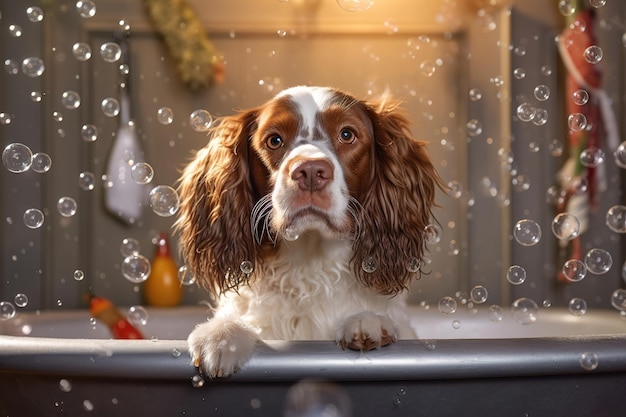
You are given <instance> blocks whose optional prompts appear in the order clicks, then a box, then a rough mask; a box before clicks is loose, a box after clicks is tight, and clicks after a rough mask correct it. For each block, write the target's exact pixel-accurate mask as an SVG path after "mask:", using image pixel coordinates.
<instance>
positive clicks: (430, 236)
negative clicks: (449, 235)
mask: <svg viewBox="0 0 626 417" xmlns="http://www.w3.org/2000/svg"><path fill="white" fill-rule="evenodd" d="M441 233H442V231H441V227H439V225H437V224H434V223H431V224H429V225H427V226H426V227H424V241H425V242H426V244H427V245H436V244H437V243H439V242H440V241H441Z"/></svg>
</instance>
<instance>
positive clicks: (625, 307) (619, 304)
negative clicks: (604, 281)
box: [611, 288, 626, 311]
mask: <svg viewBox="0 0 626 417" xmlns="http://www.w3.org/2000/svg"><path fill="white" fill-rule="evenodd" d="M611 305H612V306H613V307H615V308H616V309H618V310H619V311H626V290H625V289H622V288H619V289H617V290H615V291H613V294H611Z"/></svg>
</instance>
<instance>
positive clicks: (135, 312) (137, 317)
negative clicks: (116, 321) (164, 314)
mask: <svg viewBox="0 0 626 417" xmlns="http://www.w3.org/2000/svg"><path fill="white" fill-rule="evenodd" d="M148 316H149V315H148V310H146V309H145V308H144V307H142V306H130V307H129V308H128V312H127V313H126V317H128V320H129V321H130V322H131V323H132V324H134V325H135V326H145V325H146V324H148Z"/></svg>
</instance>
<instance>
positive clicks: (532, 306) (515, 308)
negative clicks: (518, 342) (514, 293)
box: [511, 297, 539, 324]
mask: <svg viewBox="0 0 626 417" xmlns="http://www.w3.org/2000/svg"><path fill="white" fill-rule="evenodd" d="M538 312H539V307H538V306H537V303H535V302H534V301H533V300H531V299H530V298H526V297H522V298H518V299H517V300H515V301H513V304H512V305H511V314H512V315H513V318H514V319H515V320H517V322H518V323H520V324H532V323H534V322H536V321H537V314H538Z"/></svg>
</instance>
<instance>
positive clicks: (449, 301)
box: [437, 296, 457, 314]
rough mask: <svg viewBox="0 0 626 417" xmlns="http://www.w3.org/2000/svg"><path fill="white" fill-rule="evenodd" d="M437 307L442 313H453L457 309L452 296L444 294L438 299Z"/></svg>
mask: <svg viewBox="0 0 626 417" xmlns="http://www.w3.org/2000/svg"><path fill="white" fill-rule="evenodd" d="M437 308H438V309H439V311H440V312H441V313H442V314H454V313H455V312H456V309H457V303H456V300H455V299H454V298H452V297H449V296H445V297H443V298H441V300H439V303H438V304H437Z"/></svg>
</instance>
